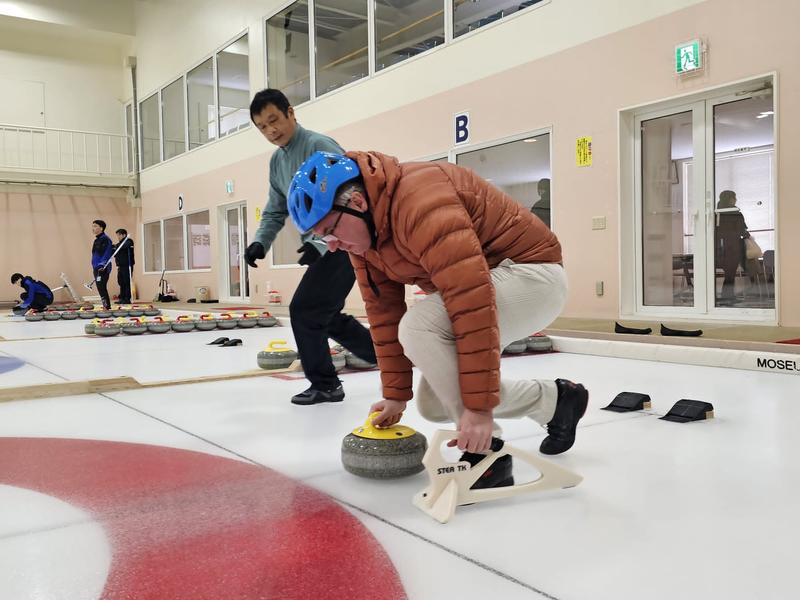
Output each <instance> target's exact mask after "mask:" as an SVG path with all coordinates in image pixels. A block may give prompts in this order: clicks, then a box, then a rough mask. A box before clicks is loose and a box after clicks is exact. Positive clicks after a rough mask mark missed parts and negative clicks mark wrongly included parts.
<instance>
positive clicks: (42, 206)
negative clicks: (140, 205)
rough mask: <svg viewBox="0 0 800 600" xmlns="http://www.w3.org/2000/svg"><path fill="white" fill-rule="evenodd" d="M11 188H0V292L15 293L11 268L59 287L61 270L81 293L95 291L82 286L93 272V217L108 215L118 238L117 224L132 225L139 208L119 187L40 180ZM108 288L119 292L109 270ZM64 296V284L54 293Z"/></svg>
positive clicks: (12, 297) (4, 295) (110, 227)
mask: <svg viewBox="0 0 800 600" xmlns="http://www.w3.org/2000/svg"><path fill="white" fill-rule="evenodd" d="M12 189H14V190H15V191H3V190H2V188H0V274H2V279H0V298H2V299H3V300H16V299H18V298H19V294H20V292H21V291H22V290H21V288H20V287H19V286H18V285H17V286H12V285H11V282H10V277H11V274H12V273H14V272H20V273H22V274H23V275H31V276H33V277H35V278H36V279H40V280H42V281H44V282H45V283H47V284H48V285H49V286H51V287H58V286H60V285H61V279H60V277H59V274H60V273H61V272H62V271H63V272H64V273H66V275H67V277H68V278H69V280H70V283H72V285H73V287H75V289H76V290H78V293H79V294H83V293H86V294H93V292H88V291H87V290H86V289H84V288H83V283H85V282H88V281H90V280H91V278H92V267H91V249H92V242H93V240H94V236H93V234H92V229H91V224H92V221H93V220H95V219H103V220H104V221H106V223H107V224H108V230H107V232H108V233H109V236H110V237H111V239H112V240H113V241H114V242H116V236H115V235H114V234H113V232H114V231H115V230H116V229H119V228H120V227H122V228H124V229H127V230H128V231H129V232H133V231H135V227H136V220H137V215H136V212H137V211H136V210H135V209H133V208H131V207H130V206H129V205H128V203H127V201H126V199H125V197H124V196H123V197H118V196H120V192H119V191H118V190H114V191H110V190H105V191H93V192H89V191H87V190H82V189H81V188H75V191H68V189H67V188H46V187H42V186H36V187H33V186H31V187H29V188H27V190H26V188H25V186H20V185H15V186H14V187H13V188H12ZM51 190H53V191H51ZM115 196H117V197H115ZM109 291H110V292H111V293H112V294H115V293H117V292H118V287H117V284H116V275H112V283H110V284H109ZM68 299H69V295H68V294H67V292H66V290H63V291H60V292H57V293H56V301H62V300H63V301H66V300H68Z"/></svg>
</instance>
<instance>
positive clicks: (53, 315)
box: [44, 310, 61, 321]
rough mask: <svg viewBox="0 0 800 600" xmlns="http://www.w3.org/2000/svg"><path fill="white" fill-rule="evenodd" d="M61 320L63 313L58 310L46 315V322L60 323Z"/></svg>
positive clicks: (50, 311) (48, 312) (47, 312)
mask: <svg viewBox="0 0 800 600" xmlns="http://www.w3.org/2000/svg"><path fill="white" fill-rule="evenodd" d="M59 319H61V313H60V312H59V311H57V310H48V311H45V313H44V320H45V321H58V320H59Z"/></svg>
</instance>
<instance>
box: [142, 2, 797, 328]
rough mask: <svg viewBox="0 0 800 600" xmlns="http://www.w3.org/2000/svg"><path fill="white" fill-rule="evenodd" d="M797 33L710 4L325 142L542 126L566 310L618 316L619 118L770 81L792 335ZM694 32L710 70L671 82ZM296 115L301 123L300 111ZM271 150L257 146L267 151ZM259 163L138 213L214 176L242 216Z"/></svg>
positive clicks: (767, 6) (160, 193)
mask: <svg viewBox="0 0 800 600" xmlns="http://www.w3.org/2000/svg"><path fill="white" fill-rule="evenodd" d="M797 23H800V4H799V3H796V2H795V1H794V0H764V1H762V2H758V3H755V2H752V1H750V0H709V1H708V2H705V3H702V4H699V5H695V6H693V7H691V8H688V9H685V10H682V11H679V12H676V13H672V14H670V15H668V16H666V17H662V18H659V19H656V20H653V21H650V22H647V23H644V24H642V25H639V26H637V27H633V28H630V29H627V30H624V31H621V32H618V33H615V34H613V35H609V36H607V37H604V38H601V39H598V40H594V41H592V42H589V43H586V44H584V45H581V46H577V47H575V48H571V49H569V50H566V51H563V52H560V53H558V54H555V55H552V56H549V57H545V58H542V59H540V60H537V61H534V62H531V63H528V64H525V65H523V66H520V67H517V68H514V69H510V70H507V71H504V72H501V73H498V74H497V75H494V76H492V77H489V78H486V79H484V80H482V81H478V82H474V83H470V84H468V85H464V86H462V87H459V88H455V89H453V90H450V91H448V92H447V93H443V94H439V95H436V96H432V97H430V98H427V99H426V100H424V101H422V102H417V103H413V104H410V105H408V106H405V107H403V108H402V109H398V110H394V111H391V112H388V113H384V114H381V115H379V116H376V117H373V118H369V119H365V120H363V121H361V122H358V123H355V124H352V125H349V126H347V127H344V128H341V129H338V130H335V131H331V132H328V133H330V134H331V135H333V136H334V137H335V138H336V139H338V140H339V142H340V143H341V144H342V145H343V146H345V147H346V148H352V149H373V148H374V149H378V150H381V151H384V152H387V153H391V154H395V155H397V156H399V157H400V158H402V159H411V158H416V157H421V156H427V155H431V154H436V153H443V152H446V151H447V150H449V149H450V145H451V137H452V130H451V127H452V118H453V113H455V112H457V111H460V110H464V109H467V110H469V111H470V116H471V121H472V139H471V142H472V143H480V142H482V141H490V140H496V139H500V138H503V137H506V136H510V135H514V134H520V133H524V132H527V131H531V130H535V129H539V128H543V127H552V131H553V136H552V139H553V155H552V169H553V188H552V198H553V211H554V214H553V222H554V228H555V231H556V233H557V234H558V236H559V238H560V239H561V241H562V245H563V247H564V254H565V262H566V266H567V269H568V272H569V275H570V282H571V283H570V284H571V290H570V297H569V301H568V305H567V308H566V310H565V313H564V314H565V316H573V317H598V318H602V317H605V318H614V317H617V316H618V314H619V305H620V298H619V290H618V288H619V279H620V277H619V264H620V256H619V237H620V231H619V225H618V223H619V217H620V215H619V185H618V178H619V165H618V123H617V118H618V111H619V110H620V109H622V108H625V107H629V106H634V105H637V104H644V103H653V102H657V101H660V100H663V99H665V98H668V97H673V96H677V95H682V94H686V93H689V92H696V91H700V90H703V89H706V88H710V87H713V86H717V85H721V84H726V83H731V82H734V81H737V80H740V79H745V78H748V77H754V76H756V75H760V74H763V73H767V72H772V71H776V72H777V73H778V81H779V87H778V94H777V96H776V105H777V107H778V109H777V112H778V117H779V118H778V123H779V138H778V140H777V148H778V157H779V164H778V188H777V193H778V199H779V200H778V211H779V223H778V229H779V246H778V254H779V257H780V258H779V260H781V261H782V262H781V265H782V266H781V267H780V269H781V270H780V274H779V275H780V279H781V291H780V302H781V313H780V315H779V316H780V321H781V323H782V324H784V325H793V326H797V325H800V305H798V304H797V303H796V302H792V298H796V297H798V295H800V273H798V272H797V270H796V269H793V268H792V266H791V265H792V262H793V261H792V258H791V257H795V256H798V254H800V239H798V237H797V236H795V235H793V231H794V230H795V229H796V228H797V227H798V225H800V203H798V202H796V201H795V200H794V197H793V191H794V190H797V189H800V172H798V170H797V169H794V168H793V165H795V164H798V161H799V160H800V142H798V141H797V138H796V135H795V134H794V132H796V131H798V130H800V110H798V109H800V39H799V38H798V36H797V35H796V27H797ZM698 36H700V37H704V38H705V39H706V41H707V43H708V46H709V65H708V68H707V70H706V72H705V73H704V74H703V75H701V76H698V77H696V78H693V79H691V80H688V81H680V80H678V79H676V78H675V76H674V75H673V73H672V68H673V65H672V52H673V47H674V46H675V44H676V43H679V42H683V41H686V40H689V39H693V38H695V37H698ZM756 48H757V51H756ZM466 67H467V66H466V65H464V68H466ZM409 68H413V66H410V67H409ZM299 113H300V118H301V119H302V109H301V110H300V111H299ZM581 136H592V138H593V151H594V165H593V166H592V167H589V168H578V167H576V166H575V159H574V155H575V149H574V145H575V139H576V138H578V137H581ZM269 150H270V148H268V147H265V154H266V152H267V151H269ZM266 163H267V159H266V157H265V158H258V159H251V160H248V161H243V162H241V163H239V164H236V165H231V166H229V167H226V168H224V169H219V170H217V171H214V172H212V173H208V174H207V175H204V176H203V177H197V178H194V179H193V180H191V181H185V182H182V183H181V184H179V185H174V186H167V187H165V188H161V189H158V190H155V191H153V192H150V193H148V194H146V196H145V198H144V203H143V204H144V207H145V209H144V211H143V215H144V217H145V218H148V215H156V214H158V213H159V210H163V207H165V206H166V205H167V204H168V203H169V202H170V198H172V197H174V196H176V194H177V191H178V189H179V188H181V189H184V190H194V191H195V192H196V195H197V201H198V202H207V203H209V204H207V206H215V205H216V204H218V203H220V202H221V201H222V200H223V199H222V198H220V196H221V195H222V194H216V196H215V197H214V196H213V195H209V194H208V192H207V191H206V190H223V182H224V180H225V179H229V178H232V177H235V178H236V181H237V194H236V196H237V197H238V198H242V199H246V200H247V201H248V202H249V209H250V211H251V212H250V214H251V215H252V214H253V212H252V211H254V209H255V206H261V205H262V204H263V199H264V198H265V194H266V185H267V172H266ZM599 215H605V216H606V217H607V223H608V228H607V229H606V230H603V231H592V230H591V217H592V216H599ZM214 218H215V215H214V214H212V220H213V219H214ZM213 231H215V232H216V229H214V230H213ZM215 241H217V240H215ZM213 251H214V254H215V256H216V255H218V254H219V252H218V250H217V249H214V250H213ZM215 269H216V266H215ZM266 271H267V270H266V269H264V270H262V269H259V270H258V271H257V272H256V273H255V274H254V281H255V282H261V283H262V284H263V282H265V281H266V280H267V279H269V280H271V281H272V282H273V283H274V284H275V287H278V289H281V291H283V292H284V294H285V295H286V294H287V290H288V291H289V292H291V289H293V285H294V284H295V283H296V281H297V280H298V279H299V275H300V274H301V273H302V272H301V271H299V270H294V269H292V270H283V269H282V270H273V271H272V272H266ZM206 275H207V274H206ZM184 277H185V278H186V280H187V282H188V280H189V279H194V278H195V277H197V276H196V275H187V276H181V278H182V279H181V281H183V278H184ZM214 277H215V278H216V273H215V276H214ZM176 278H177V277H176ZM156 279H157V278H156ZM206 279H207V277H206ZM596 280H603V281H604V282H605V290H606V294H605V295H604V296H603V297H599V298H598V297H597V296H595V289H594V286H595V281H596ZM212 283H216V282H212ZM260 290H261V288H260ZM262 291H263V290H262ZM352 301H353V300H352V297H351V302H352Z"/></svg>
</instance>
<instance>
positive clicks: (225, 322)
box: [217, 313, 239, 329]
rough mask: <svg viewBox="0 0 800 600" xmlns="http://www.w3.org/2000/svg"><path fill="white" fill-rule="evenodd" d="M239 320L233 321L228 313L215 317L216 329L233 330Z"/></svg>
mask: <svg viewBox="0 0 800 600" xmlns="http://www.w3.org/2000/svg"><path fill="white" fill-rule="evenodd" d="M238 323H239V319H234V318H233V316H231V314H230V313H222V314H221V315H220V316H219V317H217V327H218V328H220V329H234V328H235V327H236V325H237V324H238Z"/></svg>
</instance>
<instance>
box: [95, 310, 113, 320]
mask: <svg viewBox="0 0 800 600" xmlns="http://www.w3.org/2000/svg"><path fill="white" fill-rule="evenodd" d="M94 316H95V317H97V318H98V319H110V318H111V311H110V310H106V309H105V308H101V309H100V310H98V311H95V313H94Z"/></svg>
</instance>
